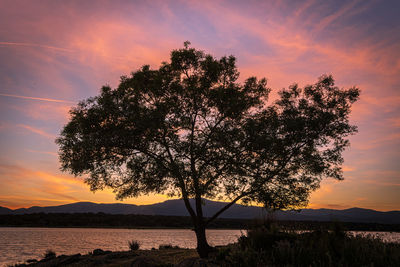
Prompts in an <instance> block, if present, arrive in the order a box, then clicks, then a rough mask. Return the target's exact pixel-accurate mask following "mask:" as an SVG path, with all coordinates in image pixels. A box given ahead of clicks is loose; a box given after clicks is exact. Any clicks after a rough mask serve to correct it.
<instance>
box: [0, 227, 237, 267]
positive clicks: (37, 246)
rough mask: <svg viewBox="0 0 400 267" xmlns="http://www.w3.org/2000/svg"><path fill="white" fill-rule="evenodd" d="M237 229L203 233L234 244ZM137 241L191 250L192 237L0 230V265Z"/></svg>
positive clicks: (169, 232) (163, 232)
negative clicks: (47, 252) (50, 252)
mask: <svg viewBox="0 0 400 267" xmlns="http://www.w3.org/2000/svg"><path fill="white" fill-rule="evenodd" d="M240 235H241V231H240V230H207V238H208V241H209V243H210V245H213V246H219V245H226V244H229V243H233V242H236V240H237V239H238V237H239V236H240ZM133 239H134V240H137V241H139V243H140V248H141V249H151V248H153V247H154V248H158V246H159V245H160V244H172V245H174V246H179V247H183V248H195V247H196V236H195V234H194V232H193V231H192V230H189V229H93V228H14V227H6V228H0V265H6V264H13V263H16V262H23V261H25V260H27V259H32V258H33V259H38V258H42V257H43V254H44V253H45V251H46V250H47V249H52V250H53V251H55V252H56V253H57V255H61V254H67V255H68V254H76V253H81V254H86V253H87V252H89V251H93V250H94V249H96V248H101V249H103V250H112V251H122V250H129V248H128V241H130V240H133Z"/></svg>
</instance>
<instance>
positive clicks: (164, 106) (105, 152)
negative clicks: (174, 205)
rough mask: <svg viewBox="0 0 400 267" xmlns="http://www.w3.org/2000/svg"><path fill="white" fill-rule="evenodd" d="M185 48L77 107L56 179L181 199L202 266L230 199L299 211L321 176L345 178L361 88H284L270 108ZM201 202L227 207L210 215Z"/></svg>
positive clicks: (228, 60)
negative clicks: (214, 224) (210, 229)
mask: <svg viewBox="0 0 400 267" xmlns="http://www.w3.org/2000/svg"><path fill="white" fill-rule="evenodd" d="M189 45H190V43H189V42H185V43H184V48H181V49H178V50H173V51H172V52H171V61H170V62H169V63H166V62H164V63H162V65H161V66H160V68H159V69H158V70H151V69H150V67H149V66H143V67H142V68H141V69H140V70H138V71H136V72H133V73H132V75H131V76H130V77H126V76H123V77H121V82H120V84H119V86H118V87H117V88H115V89H112V88H110V87H109V86H103V87H102V89H101V94H100V95H99V96H96V97H93V98H89V99H87V100H84V101H82V102H80V103H79V104H78V105H77V107H75V108H73V109H72V110H71V111H70V114H71V118H70V121H69V122H68V124H67V125H66V126H65V127H64V129H63V131H62V133H61V136H60V137H59V138H58V139H57V140H56V142H57V143H58V145H59V147H60V161H61V164H62V167H61V168H62V170H64V171H69V172H71V173H72V174H74V175H87V176H86V177H87V178H86V180H85V181H86V183H88V184H89V185H90V188H91V190H93V191H95V190H99V189H100V190H101V189H103V188H105V187H109V188H112V189H113V190H114V192H115V194H116V196H117V198H119V199H124V198H127V197H137V196H139V195H140V194H148V193H162V194H168V195H169V196H178V197H181V198H182V199H183V200H184V203H185V206H186V208H187V210H188V212H189V214H190V216H191V218H192V222H193V225H194V230H195V232H196V237H197V250H198V253H199V255H200V256H201V257H206V256H207V254H208V252H209V251H210V249H211V248H210V246H209V245H208V243H207V240H206V235H205V229H206V227H207V225H208V224H209V223H210V222H211V221H213V220H214V219H215V218H217V217H218V216H219V215H220V214H221V213H222V212H223V211H225V210H226V209H228V208H229V207H230V206H232V205H233V204H234V203H236V202H237V201H239V200H240V201H242V202H243V203H249V202H253V203H262V204H264V205H265V206H266V207H268V208H273V209H283V208H293V207H301V206H304V205H306V203H307V199H308V196H309V194H310V192H311V191H312V190H314V189H316V188H317V187H318V186H319V182H320V180H321V179H322V178H326V177H333V178H335V179H339V180H340V179H342V178H343V177H342V170H341V163H342V161H343V158H342V156H341V153H342V151H343V150H344V148H345V147H346V146H347V145H348V144H349V141H348V140H347V139H346V137H347V136H348V135H350V134H352V133H354V132H355V131H356V127H355V126H352V125H350V124H349V121H348V117H349V113H350V107H351V104H352V103H353V102H355V101H356V100H357V99H358V96H359V90H358V89H357V88H350V89H348V90H344V89H339V88H337V87H335V86H334V80H333V78H332V77H331V76H322V77H320V79H319V81H318V82H317V83H315V84H314V85H310V86H306V87H305V88H304V89H301V88H299V87H298V86H297V85H292V86H290V87H289V89H286V90H285V89H283V90H281V91H280V92H279V97H278V100H276V101H273V102H272V103H270V104H268V99H267V98H268V95H269V92H270V89H269V88H267V81H266V79H261V80H258V79H257V78H255V77H251V78H248V79H247V80H245V81H244V82H243V83H242V84H241V83H239V82H238V81H237V80H238V77H239V72H238V70H237V68H236V59H235V57H233V56H229V57H222V58H220V59H215V58H214V57H212V56H211V55H208V54H205V53H204V52H203V51H199V50H196V49H194V48H191V47H189ZM191 198H194V203H195V205H194V207H192V206H191V204H190V202H189V199H191ZM202 198H209V199H221V198H224V199H225V200H228V201H229V202H227V204H226V206H225V207H224V208H223V209H221V210H220V211H218V212H217V213H216V214H215V215H214V216H212V217H211V218H205V217H204V216H203V207H202Z"/></svg>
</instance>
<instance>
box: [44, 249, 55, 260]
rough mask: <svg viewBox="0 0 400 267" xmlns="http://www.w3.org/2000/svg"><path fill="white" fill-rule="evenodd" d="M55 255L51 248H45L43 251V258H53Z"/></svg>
mask: <svg viewBox="0 0 400 267" xmlns="http://www.w3.org/2000/svg"><path fill="white" fill-rule="evenodd" d="M55 257H56V253H55V252H54V251H53V250H51V249H48V250H46V252H45V253H44V258H45V259H51V258H55Z"/></svg>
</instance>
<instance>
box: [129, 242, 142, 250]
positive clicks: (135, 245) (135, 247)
mask: <svg viewBox="0 0 400 267" xmlns="http://www.w3.org/2000/svg"><path fill="white" fill-rule="evenodd" d="M128 245H129V249H130V250H138V249H139V248H140V243H139V242H138V241H136V240H132V241H129V242H128Z"/></svg>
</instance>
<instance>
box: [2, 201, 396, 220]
mask: <svg viewBox="0 0 400 267" xmlns="http://www.w3.org/2000/svg"><path fill="white" fill-rule="evenodd" d="M190 201H191V205H192V206H194V200H190ZM224 205H226V203H224V202H217V201H210V200H204V215H205V216H206V217H210V216H212V215H213V214H214V213H215V212H217V211H218V210H219V209H221V208H222V207H223V206H224ZM99 212H102V213H106V214H142V215H167V216H189V214H188V212H187V211H186V208H185V205H184V204H183V200H178V199H175V200H167V201H165V202H161V203H156V204H152V205H133V204H119V203H115V204H96V203H91V202H78V203H72V204H66V205H60V206H49V207H37V206H34V207H30V208H27V209H25V208H23V209H15V210H11V209H8V208H4V207H0V214H32V213H99ZM264 215H265V210H264V209H263V208H261V207H255V206H243V205H238V204H235V205H233V206H232V207H231V208H229V209H228V210H227V211H225V212H224V213H223V214H222V215H221V216H220V217H221V218H237V219H252V218H257V217H262V216H264ZM274 217H275V218H276V219H277V220H288V221H342V222H360V223H386V224H400V211H389V212H381V211H375V210H370V209H361V208H351V209H345V210H334V209H303V210H302V211H300V212H297V211H277V212H275V213H274Z"/></svg>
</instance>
